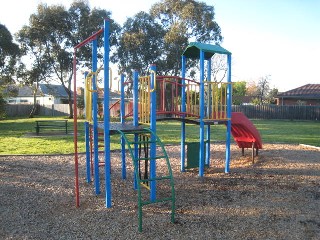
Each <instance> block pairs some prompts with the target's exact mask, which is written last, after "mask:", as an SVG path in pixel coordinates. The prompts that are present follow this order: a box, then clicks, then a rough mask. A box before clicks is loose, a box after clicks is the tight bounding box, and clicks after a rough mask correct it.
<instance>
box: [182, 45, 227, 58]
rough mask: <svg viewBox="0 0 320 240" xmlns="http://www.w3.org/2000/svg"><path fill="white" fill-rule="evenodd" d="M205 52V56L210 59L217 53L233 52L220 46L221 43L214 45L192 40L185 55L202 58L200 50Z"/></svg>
mask: <svg viewBox="0 0 320 240" xmlns="http://www.w3.org/2000/svg"><path fill="white" fill-rule="evenodd" d="M201 50H202V51H203V52H204V58H205V59H210V58H211V57H212V56H213V55H214V54H215V53H220V54H231V52H229V51H228V50H227V49H224V48H223V47H220V46H219V45H212V44H207V43H200V42H191V43H190V44H189V45H188V47H187V48H186V49H185V50H184V52H183V54H182V55H183V56H186V57H187V58H196V59H199V58H200V51H201Z"/></svg>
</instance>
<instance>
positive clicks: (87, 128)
mask: <svg viewBox="0 0 320 240" xmlns="http://www.w3.org/2000/svg"><path fill="white" fill-rule="evenodd" d="M87 75H88V72H85V73H84V79H86V78H87ZM84 91H85V92H86V91H87V85H86V84H85V86H84ZM86 100H87V99H86V98H84V106H85V109H86V108H87V107H88V104H89V103H87V102H86ZM84 112H85V113H86V111H84ZM86 117H87V116H86ZM84 129H85V143H86V170H87V182H88V183H89V182H91V164H90V162H91V154H90V123H89V122H88V121H85V122H84Z"/></svg>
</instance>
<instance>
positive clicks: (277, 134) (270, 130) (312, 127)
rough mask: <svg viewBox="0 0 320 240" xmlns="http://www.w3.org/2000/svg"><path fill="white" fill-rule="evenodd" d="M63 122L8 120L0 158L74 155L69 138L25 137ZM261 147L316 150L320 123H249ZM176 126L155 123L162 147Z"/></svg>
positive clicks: (115, 145) (192, 131) (216, 135)
mask: <svg viewBox="0 0 320 240" xmlns="http://www.w3.org/2000/svg"><path fill="white" fill-rule="evenodd" d="M45 119H52V120H58V119H63V118H56V117H55V118H53V117H41V118H20V119H18V118H12V119H7V120H1V121H0V155H1V154H2V155H4V154H62V153H63V154H64V153H73V152H74V143H73V135H72V134H70V135H68V136H46V137H28V135H29V133H31V132H33V133H35V121H36V120H45ZM252 122H253V123H254V124H255V126H256V127H257V129H258V130H259V131H260V134H261V136H262V141H263V142H265V143H292V144H308V145H313V146H318V147H320V138H319V135H320V122H319V121H318V122H316V121H289V120H253V121H252ZM83 123H84V121H83V120H79V122H78V133H79V135H78V147H79V152H84V151H85V145H84V124H83ZM180 125H181V123H180V122H174V121H172V122H158V123H157V133H158V135H159V137H160V139H161V140H162V141H163V142H164V143H165V144H179V143H180V134H181V131H180ZM68 129H69V131H70V132H72V131H73V120H72V119H71V120H68ZM186 129H187V141H188V142H194V141H199V126H196V125H189V124H188V125H187V128H186ZM225 135H226V128H225V126H224V125H217V126H212V127H211V139H212V140H213V141H225ZM119 142H120V140H119V135H114V136H112V137H111V149H119V148H120V144H119Z"/></svg>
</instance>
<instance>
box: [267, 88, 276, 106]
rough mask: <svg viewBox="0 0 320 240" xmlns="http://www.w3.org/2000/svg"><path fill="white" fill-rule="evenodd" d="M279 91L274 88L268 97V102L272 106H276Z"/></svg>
mask: <svg viewBox="0 0 320 240" xmlns="http://www.w3.org/2000/svg"><path fill="white" fill-rule="evenodd" d="M278 93H279V90H278V89H277V88H272V89H271V90H270V91H269V93H268V95H267V102H268V103H270V104H276V103H277V101H276V97H277V96H278Z"/></svg>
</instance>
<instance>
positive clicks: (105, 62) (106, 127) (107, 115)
mask: <svg viewBox="0 0 320 240" xmlns="http://www.w3.org/2000/svg"><path fill="white" fill-rule="evenodd" d="M109 35H110V22H109V19H105V20H104V32H103V39H104V43H103V44H104V53H103V65H104V76H103V77H104V96H103V125H104V159H105V165H104V172H105V190H106V207H107V208H110V207H111V204H112V203H111V200H112V191H111V176H110V174H111V161H110V110H109V91H110V88H109V86H110V81H112V79H110V76H109V54H110V45H109Z"/></svg>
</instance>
